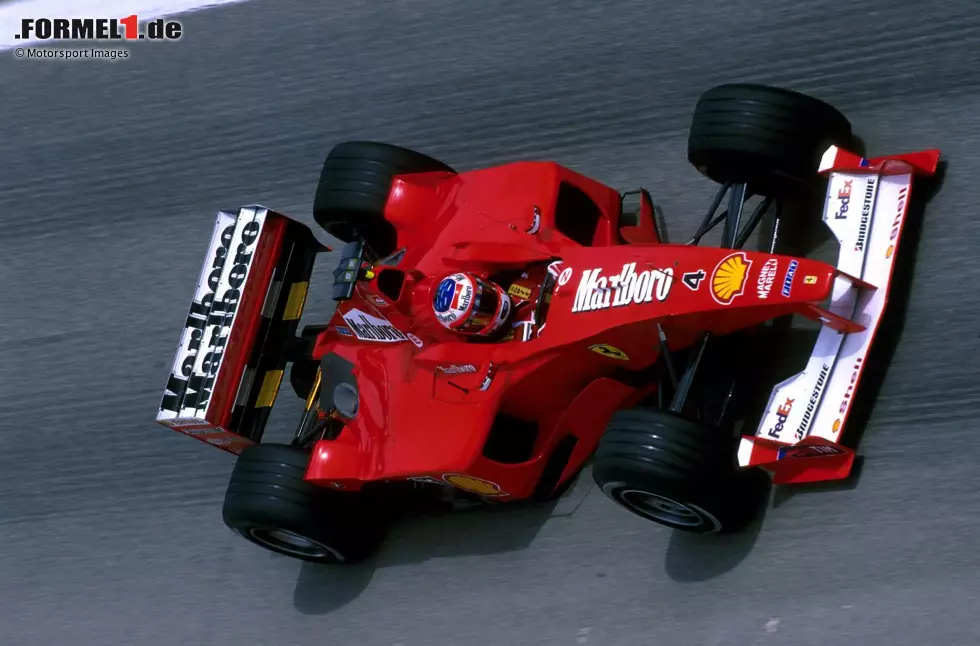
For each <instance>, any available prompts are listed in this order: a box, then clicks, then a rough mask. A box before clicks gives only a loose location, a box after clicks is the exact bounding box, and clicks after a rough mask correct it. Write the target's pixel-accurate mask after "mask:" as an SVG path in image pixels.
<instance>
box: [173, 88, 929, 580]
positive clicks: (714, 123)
mask: <svg viewBox="0 0 980 646" xmlns="http://www.w3.org/2000/svg"><path fill="white" fill-rule="evenodd" d="M850 141H851V127H850V124H849V123H848V121H847V119H846V118H845V117H844V116H843V115H841V114H840V113H839V112H838V111H837V110H835V109H834V108H832V107H831V106H829V105H827V104H825V103H823V102H821V101H818V100H816V99H813V98H810V97H807V96H805V95H801V94H798V93H794V92H789V91H786V90H782V89H778V88H770V87H766V86H758V85H726V86H720V87H717V88H714V89H712V90H710V91H708V92H706V93H705V94H704V95H702V97H701V99H700V101H699V102H698V104H697V106H696V108H695V113H694V118H693V122H692V126H691V133H690V141H689V159H690V161H691V162H692V163H693V164H694V166H695V167H696V168H697V169H698V170H699V171H700V172H701V173H703V174H704V175H706V176H707V177H709V178H711V179H713V180H715V181H717V182H719V183H720V184H722V186H721V188H720V190H719V192H718V194H717V196H716V198H715V200H714V203H713V204H712V207H711V209H709V212H708V214H707V216H706V217H705V220H704V222H703V224H702V225H701V226H700V227H699V229H698V230H697V232H696V233H695V235H694V236H693V239H692V240H691V241H690V242H688V243H687V244H668V243H667V241H666V240H665V236H664V233H663V227H662V226H661V223H660V221H659V219H658V218H657V217H655V210H654V206H653V201H652V199H651V197H650V195H649V194H648V193H647V192H646V191H645V190H640V191H636V192H631V193H626V194H620V193H618V192H617V191H615V190H613V189H611V188H608V187H606V186H603V185H602V184H600V183H598V182H596V181H593V180H591V179H588V178H586V177H584V176H582V175H580V174H578V173H576V172H574V171H572V170H569V169H568V168H565V167H563V166H560V165H558V164H556V163H546V162H518V163H511V164H505V165H502V166H498V167H494V168H488V169H483V170H474V171H469V172H464V173H457V172H455V171H453V170H452V169H451V168H449V167H448V166H446V165H445V164H442V163H440V162H438V161H436V160H434V159H432V158H430V157H427V156H425V155H422V154H419V153H416V152H412V151H409V150H406V149H403V148H398V147H395V146H390V145H386V144H377V143H370V142H352V143H345V144H340V145H338V146H336V147H335V148H334V149H333V150H332V151H331V152H330V154H329V156H328V157H327V159H326V161H325V163H324V165H323V170H322V173H321V177H320V181H319V185H318V187H317V192H316V197H315V202H314V218H315V220H316V221H317V223H318V224H319V225H320V226H322V227H323V228H324V229H325V230H326V231H327V232H328V233H330V234H331V235H333V236H334V237H336V238H338V239H340V240H341V241H343V242H345V243H347V244H346V246H345V247H344V248H343V250H342V253H341V259H340V262H339V266H338V267H337V269H336V271H335V273H334V277H335V282H334V285H333V299H334V300H335V301H337V302H338V306H337V309H336V312H335V313H334V314H333V316H332V318H331V319H330V320H329V322H328V323H327V324H326V325H315V326H307V327H305V328H304V329H303V330H302V331H300V330H299V329H298V321H299V318H300V315H301V313H302V310H303V305H304V302H305V298H306V294H307V286H308V283H309V280H310V276H311V272H312V267H313V262H314V259H315V258H316V256H317V254H319V253H320V252H323V251H325V250H327V248H326V247H324V246H323V245H321V244H320V243H319V242H318V241H317V240H316V238H315V237H314V236H313V234H312V232H311V231H310V229H308V228H307V227H306V226H304V225H302V224H300V223H298V222H296V221H294V220H291V219H289V218H287V217H286V216H284V215H281V214H279V213H275V212H273V211H271V210H268V209H266V208H262V207H255V206H253V207H246V208H242V209H239V210H238V211H237V212H224V211H222V212H220V213H219V214H218V219H217V222H216V225H215V229H214V235H213V237H212V240H211V246H210V250H209V253H208V258H207V260H206V262H205V266H204V270H203V271H202V273H201V278H200V282H199V283H198V287H197V292H196V294H195V297H194V300H193V303H192V305H191V311H190V314H189V316H188V318H187V323H186V328H185V330H184V333H183V337H182V339H181V343H180V348H179V350H178V353H177V357H176V359H175V361H174V364H173V370H172V374H171V376H170V379H169V382H168V384H167V389H166V393H165V396H164V399H163V402H162V404H161V406H160V410H159V413H158V415H157V421H158V422H159V423H161V424H164V425H166V426H169V427H171V428H174V429H176V430H179V431H181V432H183V433H186V434H188V435H191V436H194V437H197V438H198V439H200V440H203V441H205V442H208V443H210V444H212V445H214V446H218V447H220V448H223V449H225V450H227V451H230V452H232V453H235V454H238V455H239V457H238V460H237V464H236V466H235V469H234V471H233V474H232V476H231V482H230V484H229V487H228V491H227V496H226V499H225V505H224V520H225V522H226V523H227V525H228V526H229V527H231V528H232V529H234V530H235V531H237V532H239V533H241V534H242V535H243V536H245V537H246V538H248V539H249V540H252V541H254V542H256V543H258V544H260V545H262V546H264V547H267V548H269V549H272V550H275V551H277V552H280V553H283V554H287V555H290V556H294V557H296V558H300V559H304V560H310V561H319V562H333V563H338V562H343V563H350V562H355V561H357V560H360V559H362V558H364V557H365V556H367V555H368V554H370V553H371V551H372V550H373V549H374V548H375V547H376V546H377V545H378V544H379V542H380V540H381V538H382V536H383V533H384V528H385V522H384V521H385V519H386V513H387V512H385V511H384V510H385V509H389V507H386V506H385V505H384V500H385V499H386V492H389V491H393V490H394V489H393V488H394V487H397V486H405V483H417V484H418V485H419V486H422V487H424V486H426V485H432V486H437V487H442V488H445V489H450V488H451V489H452V490H454V491H457V492H463V493H462V495H464V496H466V495H470V496H475V497H476V498H478V499H482V500H488V501H497V502H511V501H520V500H529V499H536V500H547V499H551V498H554V497H556V496H559V495H561V493H562V492H563V491H564V490H565V489H566V488H567V486H568V485H569V483H571V482H572V481H573V480H574V479H575V477H576V476H577V474H578V473H579V472H580V471H581V470H582V469H583V467H584V465H585V464H586V462H587V461H591V463H592V467H593V468H592V472H593V478H594V479H595V481H596V483H597V484H598V486H599V487H600V488H601V490H602V491H603V492H604V493H605V494H606V495H607V496H608V497H609V498H611V499H612V500H614V501H615V502H617V503H619V504H620V505H622V506H623V507H625V508H626V509H628V510H630V511H632V512H634V513H636V514H639V515H641V516H644V517H646V518H649V519H651V520H654V521H656V522H659V523H662V524H665V525H668V526H671V527H674V528H678V529H683V530H688V531H692V532H712V531H724V530H729V529H737V528H738V527H741V526H742V525H743V524H744V523H745V522H746V521H747V520H748V519H749V518H750V517H751V515H752V512H753V510H755V509H756V508H757V506H758V497H759V496H760V495H761V493H762V492H764V491H765V490H766V488H767V487H768V485H769V483H770V482H771V481H772V482H775V483H777V484H783V483H800V482H812V481H816V480H831V479H840V478H844V477H846V476H847V475H848V473H849V472H850V469H851V465H852V462H853V460H854V453H853V450H852V449H850V448H847V447H846V446H844V445H843V444H841V443H840V439H841V435H842V433H843V432H844V430H845V428H846V426H847V419H848V413H849V410H850V407H851V402H852V400H853V397H854V392H855V389H856V388H857V387H858V386H859V384H860V382H861V373H862V369H863V364H864V361H865V357H866V356H867V353H868V350H869V347H870V345H871V342H872V340H873V338H874V335H875V332H876V330H877V329H878V326H879V323H880V321H881V317H882V313H883V310H884V307H885V303H886V301H887V299H888V292H889V287H890V282H891V276H892V267H893V263H894V262H895V257H896V250H897V247H898V243H899V239H900V237H901V232H902V227H903V221H904V219H905V216H906V211H907V207H908V204H909V193H910V191H911V188H912V183H913V177H914V176H916V175H931V174H933V173H934V172H935V170H936V167H937V164H938V161H939V152H938V151H935V150H932V151H924V152H918V153H912V154H906V155H898V156H889V157H880V158H871V159H865V158H863V157H861V156H859V155H857V154H854V153H851V152H848V150H847V146H848V145H849V142H850ZM726 194H727V196H728V198H727V205H728V206H727V210H725V211H724V212H723V213H721V214H720V215H716V212H717V211H718V209H719V207H720V205H721V203H722V200H723V199H724V198H725V195H726ZM824 194H825V196H826V197H825V204H824V209H823V221H824V223H825V224H826V225H827V226H828V227H829V228H830V230H831V232H832V233H833V234H834V235H835V236H836V238H837V240H838V242H839V243H840V253H839V258H838V261H837V263H836V266H834V265H830V264H826V263H823V262H819V261H816V260H812V259H807V258H802V257H791V256H785V255H778V254H775V253H774V250H775V244H776V240H775V237H776V231H778V228H779V223H780V219H781V218H782V217H784V215H783V211H782V209H781V205H782V204H783V203H784V202H785V201H787V200H790V199H793V200H796V199H806V198H807V197H808V196H810V197H815V198H816V199H819V198H820V197H821V196H822V195H824ZM630 196H633V197H634V198H637V199H638V201H639V207H638V209H637V213H635V214H631V213H629V212H628V209H624V207H623V204H624V201H625V200H626V199H628V198H629V197H630ZM750 196H760V197H761V198H762V202H761V204H759V206H758V207H756V208H755V209H754V210H752V211H751V213H750V212H749V209H748V208H746V207H745V204H746V201H747V200H748V198H749V197H750ZM770 209H771V210H772V211H773V222H774V225H775V226H774V228H773V233H772V236H769V238H770V240H771V242H770V243H769V244H767V245H765V247H766V248H765V249H763V250H761V251H753V250H745V249H744V245H745V243H746V241H747V240H748V238H749V234H750V233H751V232H752V231H753V230H754V229H756V227H757V225H758V223H759V221H760V218H761V217H762V216H763V214H764V213H766V212H767V211H769V210H770ZM720 223H723V228H724V230H723V232H722V233H721V243H720V246H718V247H708V248H706V247H701V246H698V243H699V242H700V240H701V239H702V237H703V236H704V235H705V234H706V233H707V232H708V231H709V230H710V229H711V228H713V227H714V226H715V225H718V224H720ZM792 314H798V315H801V316H803V317H806V318H809V319H811V320H813V321H818V322H819V323H821V324H822V326H823V327H822V331H821V332H820V334H819V337H818V339H817V341H816V346H815V348H814V350H813V352H812V355H811V358H810V361H809V363H808V364H807V366H806V369H805V370H804V371H803V372H801V373H799V374H798V375H796V376H795V377H793V378H792V379H790V380H788V381H785V382H783V383H780V384H778V385H776V386H775V388H774V389H773V390H772V395H771V397H770V399H769V403H768V405H767V406H766V408H765V410H764V411H762V414H761V421H760V422H759V425H758V427H757V430H756V431H755V432H754V433H746V434H742V435H740V433H739V424H738V423H737V422H738V421H739V420H740V419H744V417H745V416H744V415H743V414H742V413H744V411H740V410H739V403H740V402H744V401H746V400H745V398H743V397H742V396H741V394H740V390H739V388H738V386H739V384H740V383H742V382H744V381H745V378H746V376H748V377H751V376H752V373H753V371H752V368H753V366H752V363H751V361H746V360H743V359H742V357H746V356H751V355H746V354H745V353H746V352H751V350H748V349H750V348H752V347H753V344H754V343H757V342H758V336H759V335H758V332H759V330H760V329H761V328H762V327H763V324H766V323H767V322H769V321H773V320H775V319H779V318H781V317H785V316H788V315H792ZM289 364H291V367H290V377H289V380H290V382H291V385H292V387H293V389H294V390H295V392H296V393H297V394H298V395H299V396H300V397H301V398H302V399H304V400H305V402H306V403H305V412H304V414H303V415H302V419H301V421H300V423H299V424H298V428H297V430H296V433H295V438H294V440H293V441H292V443H291V444H268V443H266V444H262V443H260V440H261V438H262V435H263V430H264V427H265V425H266V420H267V419H268V413H269V410H270V408H271V406H272V405H273V402H274V401H275V400H276V398H277V393H278V391H279V386H280V383H281V380H282V377H283V374H284V369H285V368H286V367H287V365H289ZM297 403H298V402H297ZM750 412H751V411H750ZM755 414H756V417H755V419H759V411H758V410H756V411H755Z"/></svg>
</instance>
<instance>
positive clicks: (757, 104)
mask: <svg viewBox="0 0 980 646" xmlns="http://www.w3.org/2000/svg"><path fill="white" fill-rule="evenodd" d="M851 141H852V134H851V124H850V122H849V121H848V120H847V118H846V117H845V116H844V115H843V114H842V113H841V112H840V111H838V110H837V109H836V108H834V107H833V106H831V105H829V104H827V103H825V102H823V101H821V100H819V99H815V98H813V97H810V96H807V95H805V94H800V93H799V92H793V91H790V90H785V89H782V88H777V87H769V86H765V85H754V84H747V83H739V84H729V85H720V86H718V87H715V88H712V89H710V90H708V91H707V92H705V93H704V94H702V95H701V97H700V99H699V100H698V103H697V105H696V107H695V108H694V116H693V119H692V121H691V131H690V136H689V138H688V148H687V157H688V160H689V161H690V162H691V163H692V164H693V165H694V167H695V168H697V169H698V170H699V171H700V172H701V173H702V174H703V175H705V176H707V177H708V178H710V179H712V180H714V181H716V182H718V183H722V184H723V183H725V182H729V181H731V182H745V183H747V184H748V190H749V191H751V192H752V193H754V194H756V195H765V196H771V197H774V198H791V197H798V196H801V195H805V194H809V193H811V192H812V191H813V189H814V188H815V187H817V186H818V183H819V181H820V177H819V176H818V175H817V168H818V167H819V163H820V158H821V156H822V155H823V153H824V152H825V151H826V150H827V148H828V147H829V146H831V145H838V146H843V147H848V146H849V145H850V143H851Z"/></svg>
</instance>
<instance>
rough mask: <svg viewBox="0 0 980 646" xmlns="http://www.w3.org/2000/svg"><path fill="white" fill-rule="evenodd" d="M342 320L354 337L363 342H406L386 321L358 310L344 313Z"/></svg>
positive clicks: (399, 331) (402, 335)
mask: <svg viewBox="0 0 980 646" xmlns="http://www.w3.org/2000/svg"><path fill="white" fill-rule="evenodd" d="M344 320H345V321H347V325H348V326H349V327H350V329H351V330H353V332H354V336H356V337H357V338H358V339H361V340H363V341H378V342H380V343H397V342H399V341H408V337H407V336H405V334H404V333H403V332H402V331H401V330H399V329H398V328H396V327H395V326H394V325H392V324H391V323H390V322H389V321H388V320H386V319H383V318H379V317H376V316H371V315H370V314H366V313H364V312H362V311H360V310H356V309H354V310H350V311H349V312H346V313H345V314H344Z"/></svg>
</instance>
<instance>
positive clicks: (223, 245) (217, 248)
mask: <svg viewBox="0 0 980 646" xmlns="http://www.w3.org/2000/svg"><path fill="white" fill-rule="evenodd" d="M237 219H238V218H237V216H236V215H233V214H231V213H225V212H219V213H218V216H217V218H216V219H215V224H214V231H213V233H212V235H211V243H210V244H209V245H208V252H207V255H206V256H205V260H204V265H203V266H202V268H201V273H200V275H199V277H198V280H197V286H196V288H195V289H194V296H193V299H192V303H191V308H190V312H189V314H188V316H187V321H186V323H185V325H184V330H183V332H182V333H181V335H180V342H179V344H178V346H177V352H176V354H175V355H174V362H173V365H172V366H171V376H172V378H176V379H178V380H181V381H185V382H186V380H187V379H188V378H189V377H190V375H191V371H192V370H193V367H194V363H195V361H196V360H197V355H198V352H199V350H200V347H201V339H202V337H203V334H204V320H203V316H206V313H207V312H208V311H209V310H210V308H211V302H212V301H213V299H214V289H213V288H214V287H217V284H218V282H219V280H220V278H221V273H222V271H223V270H224V266H225V262H226V259H227V257H228V246H229V245H230V244H231V236H232V234H233V232H234V230H235V223H236V222H237ZM202 314H203V316H202ZM182 394H183V392H176V391H174V390H170V389H168V390H167V391H166V392H165V397H179V396H181V395H182ZM177 416H178V411H176V410H167V409H164V408H161V409H160V410H159V411H158V413H157V420H158V421H163V420H168V419H170V420H172V419H174V418H176V417H177ZM195 418H196V417H195Z"/></svg>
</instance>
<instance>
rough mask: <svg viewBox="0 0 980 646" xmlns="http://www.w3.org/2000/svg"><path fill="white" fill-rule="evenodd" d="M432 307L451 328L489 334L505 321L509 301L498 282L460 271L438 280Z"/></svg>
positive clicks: (457, 330) (481, 334) (508, 311)
mask: <svg viewBox="0 0 980 646" xmlns="http://www.w3.org/2000/svg"><path fill="white" fill-rule="evenodd" d="M432 310H433V311H434V312H435V315H436V318H437V319H439V322H440V323H442V325H443V326H444V327H446V328H447V329H450V330H452V331H453V332H460V333H462V334H475V335H480V336H490V335H492V334H493V333H494V332H496V331H497V330H499V329H500V328H501V327H502V326H503V324H504V323H505V322H506V321H507V317H508V316H509V315H510V311H511V302H510V296H508V295H507V292H505V291H504V289H503V288H502V287H501V286H500V285H497V284H496V283H493V282H491V281H489V280H484V279H482V278H480V277H478V276H475V275H473V274H469V273H463V272H460V273H456V274H450V275H449V276H446V277H445V278H443V279H442V280H441V281H439V284H438V285H437V286H436V290H435V296H433V298H432Z"/></svg>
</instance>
